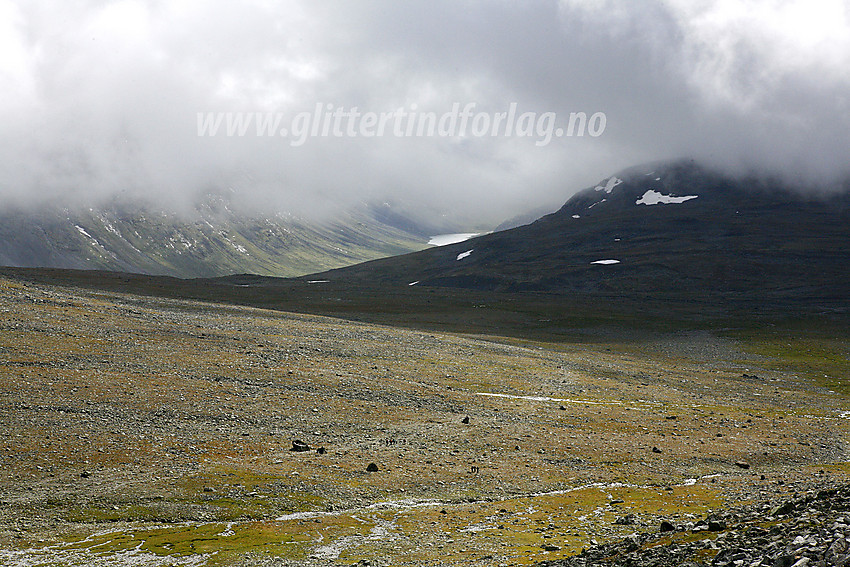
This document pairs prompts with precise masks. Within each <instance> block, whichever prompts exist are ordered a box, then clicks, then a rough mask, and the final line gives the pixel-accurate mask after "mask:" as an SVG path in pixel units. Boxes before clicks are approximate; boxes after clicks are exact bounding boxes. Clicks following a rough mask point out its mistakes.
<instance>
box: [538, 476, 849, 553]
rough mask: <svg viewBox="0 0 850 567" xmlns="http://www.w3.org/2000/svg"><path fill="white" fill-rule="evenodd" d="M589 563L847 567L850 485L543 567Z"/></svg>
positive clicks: (668, 527)
mask: <svg viewBox="0 0 850 567" xmlns="http://www.w3.org/2000/svg"><path fill="white" fill-rule="evenodd" d="M826 486H829V487H826ZM592 565H600V566H601V565H641V566H646V567H668V566H670V567H673V566H683V567H696V566H702V565H712V566H716V567H761V566H766V567H845V566H847V565H850V485H846V484H844V485H835V486H831V485H822V486H821V487H820V488H816V489H812V490H809V491H807V492H806V493H805V494H802V495H800V496H798V497H797V498H794V499H792V500H786V501H784V502H781V503H780V504H778V505H776V506H772V505H771V504H770V503H761V504H757V505H751V506H747V507H744V508H738V509H734V510H732V511H722V512H717V513H714V514H710V515H709V516H708V517H707V518H706V519H705V520H703V521H700V522H697V523H693V522H689V523H688V524H686V525H673V524H670V523H665V524H664V525H663V527H662V531H660V532H659V533H639V534H638V533H636V534H633V535H632V536H630V537H628V538H626V539H624V540H622V541H618V542H614V543H609V544H606V545H600V546H594V547H592V548H590V549H588V550H583V551H582V553H581V554H580V555H578V556H576V557H570V558H568V559H564V560H559V561H547V562H544V563H541V564H540V567H588V566H592Z"/></svg>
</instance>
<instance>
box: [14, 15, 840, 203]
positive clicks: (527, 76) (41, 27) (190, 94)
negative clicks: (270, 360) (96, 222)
mask: <svg viewBox="0 0 850 567" xmlns="http://www.w3.org/2000/svg"><path fill="white" fill-rule="evenodd" d="M69 4H70V3H69ZM0 16H3V17H0V22H2V23H0V37H2V38H3V39H0V78H2V82H3V84H4V85H7V86H6V87H4V90H3V92H2V95H0V119H2V120H0V123H2V126H0V193H2V195H3V196H4V197H8V198H16V199H34V198H35V199H55V198H61V199H63V200H66V201H68V202H71V203H73V202H90V201H92V200H94V199H96V198H100V197H104V196H111V195H115V194H119V193H129V194H138V195H144V196H149V197H151V196H152V197H154V198H156V199H158V200H160V201H164V202H171V203H174V204H175V205H179V204H180V203H181V202H185V201H186V200H189V199H191V198H192V197H193V196H194V195H196V194H197V193H199V192H202V191H207V190H210V189H215V188H222V187H234V188H235V189H236V190H237V191H239V192H240V193H241V194H242V195H244V199H245V200H247V201H250V202H253V203H255V204H257V205H259V206H264V207H268V206H274V207H279V208H289V209H291V208H299V207H302V208H303V207H305V206H309V207H312V206H315V207H318V208H321V206H322V204H323V203H326V202H333V203H346V202H352V201H356V200H362V199H397V200H401V201H405V202H407V203H409V204H410V205H411V206H417V207H422V208H426V209H428V210H433V211H443V212H448V213H449V214H451V212H452V211H467V212H469V211H472V212H474V215H476V216H478V217H479V218H480V219H499V218H501V217H505V216H509V215H510V214H511V213H512V212H515V211H516V210H517V208H521V207H525V206H528V207H529V208H531V207H534V206H536V205H537V204H539V203H540V202H552V203H557V202H558V201H562V200H564V199H566V197H568V193H569V191H571V190H574V189H577V188H579V187H581V186H584V185H589V184H590V183H593V182H595V181H597V180H598V178H600V177H601V176H603V175H605V174H606V173H610V172H612V171H613V170H615V169H617V168H620V167H625V166H628V165H631V164H632V163H634V162H638V161H642V160H652V159H663V158H669V157H679V156H683V155H692V156H694V157H696V158H698V159H703V160H707V161H711V162H713V163H716V164H719V165H723V166H726V167H730V168H737V169H748V168H757V169H765V170H768V171H770V172H773V173H781V174H786V175H790V176H795V177H800V178H803V179H806V180H814V181H818V182H824V180H826V181H827V182H831V181H832V180H834V179H835V178H837V177H839V176H842V175H846V173H847V169H848V166H847V164H848V163H850V160H848V157H850V155H848V154H850V150H848V147H850V144H848V143H847V142H848V132H850V129H848V127H850V118H848V100H847V97H848V95H847V93H850V89H848V87H850V31H848V11H847V3H846V2H843V1H841V0H836V1H832V0H823V1H822V2H819V3H818V4H817V5H816V6H815V5H813V4H812V3H811V2H794V1H789V2H777V1H772V0H758V1H756V0H753V1H740V2H732V1H729V0H726V1H723V0H716V1H705V2H692V1H685V0H681V1H676V0H667V1H662V0H646V1H644V2H614V1H601V2H600V1H593V2H591V1H590V0H587V1H580V0H562V1H561V2H528V3H522V2H521V3H515V2H504V1H493V2H482V1H468V2H458V1H429V2H419V1H411V2H392V1H386V2H381V1H375V2H362V3H351V2H322V3H317V2H306V1H305V2H296V1H292V2H279V3H273V2H262V1H257V2H250V3H236V2H198V3H193V2H168V3H166V2H153V1H151V2H134V1H130V0H127V1H123V2H114V3H102V2H88V3H86V2H81V3H75V4H74V5H73V6H68V5H64V4H58V3H47V2H28V3H9V2H7V3H5V4H2V3H0ZM317 102H324V103H331V104H334V105H337V106H344V107H347V108H351V107H354V106H358V107H359V108H361V109H362V110H364V111H374V112H385V111H392V110H394V109H396V108H399V107H409V106H410V105H411V104H416V105H418V107H419V108H420V109H423V110H426V109H429V110H434V111H436V112H444V111H446V110H448V109H450V108H451V105H452V103H454V102H460V103H462V104H463V103H466V102H475V103H477V108H478V109H479V110H482V111H487V112H502V111H504V110H505V109H506V108H507V107H508V105H509V104H510V103H511V102H517V103H518V104H519V106H520V107H522V108H523V109H525V110H529V111H535V112H538V113H542V112H547V111H553V112H557V113H558V114H559V115H560V117H561V119H562V120H563V119H564V117H566V116H568V115H569V113H570V112H577V111H584V112H587V113H593V112H597V111H601V112H604V113H605V114H606V116H607V118H608V125H607V129H606V131H605V133H604V135H602V136H600V137H598V138H590V137H584V138H561V139H556V140H554V141H553V142H552V143H551V144H549V145H547V146H545V147H538V146H535V144H534V140H533V139H521V138H506V137H496V138H490V137H485V138H470V137H467V138H463V139H461V138H438V137H434V138H403V137H402V138H397V137H386V136H385V137H383V138H380V139H378V138H371V139H363V138H354V139H347V138H339V139H336V138H328V139H316V140H310V141H309V142H308V143H306V144H304V145H303V146H302V147H297V148H293V147H291V146H290V145H289V144H287V143H286V142H285V141H284V140H281V139H276V138H272V137H256V136H246V137H244V138H228V137H223V136H217V137H213V138H199V137H198V136H197V129H196V125H197V120H196V118H197V113H198V112H208V111H223V112H239V111H250V112H265V111H270V112H282V113H284V114H292V115H294V114H295V113H297V112H301V111H305V110H310V109H312V108H313V107H314V105H315V104H316V103H317Z"/></svg>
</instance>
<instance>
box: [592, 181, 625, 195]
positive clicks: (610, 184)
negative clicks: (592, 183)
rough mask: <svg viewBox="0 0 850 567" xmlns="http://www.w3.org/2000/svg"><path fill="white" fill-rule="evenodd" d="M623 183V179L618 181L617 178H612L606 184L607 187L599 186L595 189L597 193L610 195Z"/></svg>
mask: <svg viewBox="0 0 850 567" xmlns="http://www.w3.org/2000/svg"><path fill="white" fill-rule="evenodd" d="M622 182H623V180H622V179H618V178H616V177H611V178H610V179H608V181H607V182H606V183H605V185H597V186H596V187H594V189H595V190H596V191H605V192H606V193H610V192H611V191H613V190H614V187H616V186H617V185H619V184H620V183H622Z"/></svg>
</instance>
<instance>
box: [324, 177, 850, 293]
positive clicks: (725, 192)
mask: <svg viewBox="0 0 850 567" xmlns="http://www.w3.org/2000/svg"><path fill="white" fill-rule="evenodd" d="M848 243H850V193H847V192H843V193H839V194H835V195H832V196H828V197H826V198H825V197H823V196H820V195H818V196H815V195H811V194H806V193H799V192H795V191H794V190H793V189H792V188H790V187H789V186H786V185H783V184H781V183H779V182H776V181H770V180H764V179H759V178H755V177H748V178H735V177H731V176H728V175H724V174H722V173H719V172H716V171H712V170H710V169H708V168H706V167H703V166H700V165H698V164H696V163H694V162H691V161H687V160H685V161H677V162H672V163H667V164H651V165H649V166H637V167H632V168H629V169H627V170H624V171H622V172H620V173H618V174H616V175H614V176H611V177H609V178H606V179H604V180H602V181H601V182H600V183H599V184H597V185H596V186H593V187H589V188H586V189H584V190H582V191H579V192H578V193H576V194H575V195H574V196H573V197H571V198H570V199H569V200H568V201H567V202H566V203H565V204H564V205H563V206H562V207H561V208H560V209H559V210H558V211H556V212H554V213H551V214H549V215H545V216H543V217H541V218H540V219H538V220H536V221H535V222H533V223H531V224H528V225H525V226H520V227H517V228H513V229H510V230H507V231H503V232H497V233H493V234H489V235H484V236H479V237H476V238H473V239H471V240H469V241H466V242H463V243H459V244H453V245H450V246H446V247H442V248H439V249H431V250H425V251H422V252H416V253H413V254H407V255H404V256H399V257H394V258H387V259H381V260H376V261H372V262H367V263H364V264H360V265H357V266H352V267H348V268H343V269H339V270H330V271H327V272H323V273H320V274H313V275H312V276H310V278H313V279H317V278H321V279H327V280H331V281H334V280H339V281H345V282H350V283H352V284H355V283H356V284H358V285H370V284H371V285H380V286H385V287H386V286H390V287H392V286H404V285H414V282H415V285H418V286H431V287H454V288H472V289H478V290H487V291H504V292H524V291H533V292H547V293H556V294H570V293H589V294H591V295H593V294H600V295H602V294H615V295H616V294H622V295H628V296H632V297H641V296H648V297H666V298H670V299H686V298H687V297H689V296H694V295H699V296H701V297H716V298H718V299H719V300H734V299H737V298H740V299H756V300H763V301H766V302H770V301H803V302H814V303H817V301H818V300H821V299H822V300H824V302H825V304H827V303H828V304H831V305H832V307H831V308H834V307H835V304H836V303H841V300H842V298H843V297H850V287H848V284H847V283H846V282H848V281H850V268H848V266H850V246H847V244H848ZM614 260H616V261H617V262H613V261H614ZM600 261H610V262H607V263H601V264H600V263H598V262H600Z"/></svg>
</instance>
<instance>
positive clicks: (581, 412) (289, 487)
mask: <svg viewBox="0 0 850 567" xmlns="http://www.w3.org/2000/svg"><path fill="white" fill-rule="evenodd" d="M848 352H850V349H848V345H847V343H846V342H845V339H843V338H842V337H841V336H839V337H838V338H833V337H831V336H828V337H826V338H823V337H812V336H805V337H790V338H789V336H788V335H782V334H777V333H776V332H774V333H773V334H767V335H765V336H763V337H755V338H752V337H747V336H734V335H730V334H728V333H727V334H726V335H725V336H720V335H719V334H716V333H707V332H688V333H684V332H683V333H670V334H664V335H660V334H652V333H648V332H646V333H637V332H633V333H631V334H615V333H611V332H607V331H605V332H602V331H600V332H595V331H594V332H589V333H587V334H585V335H583V338H581V337H580V338H579V339H577V340H575V341H572V342H569V343H566V342H561V343H545V342H533V341H522V340H517V339H507V338H504V337H482V336H475V337H470V336H462V335H457V334H454V335H453V334H445V333H436V332H429V331H414V330H403V329H397V328H392V327H385V326H380V325H367V324H360V323H352V322H347V321H341V320H336V319H330V318H323V317H315V316H305V315H296V314H288V313H279V312H273V311H267V310H261V309H250V308H243V307H235V306H232V305H222V304H210V303H202V302H194V301H183V300H174V299H161V298H155V297H143V296H137V295H130V294H120V293H111V292H110V293H107V292H99V291H81V290H79V289H75V288H62V287H54V286H50V285H44V284H33V283H27V282H25V281H20V280H15V279H3V278H0V430H2V431H3V433H4V435H3V437H2V439H0V564H3V565H21V566H24V565H26V566H48V565H85V566H87V567H98V566H119V565H136V566H145V567H148V566H149V567H159V566H166V565H168V566H174V565H211V566H212V565H269V566H271V565H275V566H278V565H305V566H320V565H321V566H330V565H352V564H356V563H358V562H363V561H368V562H369V563H370V564H372V565H376V566H390V565H392V566H396V565H410V566H438V565H446V566H449V565H457V566H460V565H482V566H490V565H493V566H498V565H502V566H513V565H534V564H537V563H539V562H541V561H552V560H561V559H564V558H567V557H570V556H572V555H575V554H577V553H580V552H581V550H582V549H586V550H590V551H586V553H585V555H584V556H583V557H581V556H580V557H579V558H578V559H571V560H569V561H590V560H592V561H598V560H602V559H604V558H606V557H609V556H612V555H613V556H616V557H618V558H619V559H617V560H618V561H619V560H623V561H625V559H626V558H627V557H629V555H630V554H632V553H635V552H637V551H638V550H637V549H635V550H628V551H625V549H626V548H622V551H618V550H620V549H621V548H617V547H613V548H606V547H601V548H599V547H595V546H597V544H600V545H602V544H605V543H606V542H612V541H619V540H621V539H622V538H624V537H629V536H631V535H632V534H634V533H642V532H645V533H650V532H657V531H658V528H659V526H660V525H661V524H660V523H661V521H662V520H666V521H667V522H669V523H670V525H671V526H672V527H673V528H674V530H673V531H672V532H670V533H669V534H665V535H664V536H663V537H662V539H659V540H652V539H651V538H649V539H644V538H647V536H638V539H637V540H636V541H635V540H634V539H633V540H632V541H633V543H627V544H620V545H627V546H632V545H637V546H640V547H649V546H652V545H654V544H653V543H652V542H656V541H657V542H658V543H659V547H657V550H656V551H649V552H647V553H649V554H650V556H647V557H651V555H652V554H653V553H659V554H663V553H667V551H663V552H662V551H661V549H662V548H663V549H667V550H669V553H670V554H671V555H670V557H669V564H670V565H673V564H679V563H676V562H677V561H680V559H681V562H685V561H702V562H710V561H712V560H714V559H715V555H716V554H717V552H718V551H720V549H719V548H721V547H724V546H725V545H726V544H727V543H728V544H729V547H730V548H732V547H734V548H736V549H737V548H740V549H741V550H742V551H736V552H734V553H733V552H728V553H727V552H723V555H718V557H720V559H719V560H718V561H722V560H731V561H732V564H733V565H745V563H746V566H749V565H750V564H752V563H753V562H754V561H756V560H764V561H767V559H765V558H767V557H768V556H769V557H770V558H774V557H778V556H779V555H794V554H796V548H795V549H794V550H786V547H787V546H788V545H793V541H794V539H795V538H796V537H797V536H804V537H806V541H805V542H803V541H802V540H800V544H799V545H798V547H801V546H802V545H803V543H805V545H807V546H810V544H809V543H808V542H809V536H815V535H817V537H821V536H820V535H819V534H820V530H821V529H826V530H830V529H832V524H833V523H835V522H837V521H838V518H839V516H838V515H835V517H834V518H830V519H829V520H828V521H827V520H824V521H823V522H822V526H821V525H820V524H819V525H818V527H817V529H815V528H814V527H812V528H809V527H807V526H808V524H800V525H799V526H794V525H793V524H792V523H789V522H792V521H794V522H796V521H798V520H799V521H803V522H804V521H811V522H817V521H818V519H819V518H820V516H816V515H814V514H820V512H819V510H820V508H818V506H820V505H821V503H822V502H832V501H833V500H831V499H830V498H833V497H829V498H827V499H818V498H815V499H814V500H812V501H811V502H810V503H808V504H809V505H808V506H807V507H805V506H802V505H798V504H795V507H794V511H793V514H790V513H787V512H786V513H785V514H784V515H782V514H778V513H777V514H774V515H773V516H774V517H775V518H776V520H775V522H778V523H775V524H771V521H770V520H769V519H767V518H768V516H770V515H771V514H764V510H762V509H760V508H754V509H753V510H757V511H758V513H759V514H764V518H763V522H762V525H761V526H760V529H763V530H765V533H764V534H762V535H757V532H754V531H753V532H749V531H748V532H746V534H749V535H746V538H749V539H746V540H742V542H741V543H739V542H738V540H737V539H736V538H737V537H738V536H736V535H734V533H736V532H735V531H734V526H735V525H737V524H738V523H747V522H746V521H745V520H740V521H739V520H737V519H735V518H733V517H729V518H720V520H722V521H725V522H726V523H727V528H726V529H721V530H719V531H711V530H703V531H697V532H696V533H694V532H693V531H692V529H691V528H687V529H679V526H684V527H687V526H688V525H689V523H691V524H693V525H694V526H699V525H700V522H701V521H703V522H708V521H717V518H715V519H714V520H712V519H711V518H709V515H710V514H711V513H713V512H714V511H716V510H722V509H729V508H730V507H735V506H738V507H740V506H746V505H753V506H757V505H759V503H760V502H765V503H768V502H769V503H771V505H774V504H772V503H773V502H775V501H780V502H784V501H785V500H789V499H792V500H793V499H794V498H795V496H794V493H795V492H797V493H798V494H802V493H803V491H804V490H807V488H805V485H803V484H799V483H807V482H812V481H813V479H817V480H818V482H821V483H834V484H835V486H836V487H838V486H844V484H843V483H846V481H847V479H848V478H850V466H849V465H848V460H850V459H848V441H847V440H848V438H850V419H847V416H848V415H850V414H848V413H847V412H848V410H850V406H848V402H847V400H848V398H847V392H846V390H845V389H844V387H845V386H846V381H845V382H842V381H841V380H838V379H836V378H835V377H836V376H846V375H847V373H846V371H847V361H848ZM293 449H299V450H293ZM821 471H823V472H821ZM836 497H837V496H836ZM809 508H812V509H813V510H814V511H813V512H809V511H808V510H809ZM742 510H743V511H741V512H740V514H743V515H746V514H748V513H750V512H747V511H746V510H747V509H742ZM736 513H738V512H736ZM807 513H808V514H809V516H810V517H809V519H808V520H806V516H805V514H807ZM824 513H826V512H824ZM830 513H831V512H830ZM742 517H744V516H742ZM845 519H846V518H845ZM747 525H749V524H747ZM775 526H778V528H777V527H775ZM715 527H716V526H715ZM839 527H840V526H839ZM775 529H779V530H782V531H781V532H776V533H774V532H772V531H771V530H775ZM837 529H839V528H835V530H837ZM729 530H733V531H729ZM835 530H833V531H835ZM786 532H787V533H786ZM724 533H729V534H733V535H726V536H723V537H721V538H720V539H719V540H715V543H714V545H715V546H717V547H718V549H711V548H710V545H711V544H700V543H698V540H701V539H704V537H703V536H706V535H708V534H711V535H712V536H716V535H717V534H720V535H721V536H722V534H724ZM831 533H832V532H831ZM791 536H793V537H791ZM653 537H655V536H653ZM774 537H780V539H778V540H777V542H776V544H775V545H774V546H773V547H772V548H770V550H769V552H768V551H765V549H766V548H765V547H764V546H762V545H761V544H756V543H752V544H751V543H749V542H755V541H756V539H758V538H763V539H764V540H765V542H766V543H765V544H766V545H767V544H770V543H773V539H772V538H774ZM664 538H667V539H664ZM689 538H692V539H693V542H690V539H689ZM724 539H725V541H724ZM826 539H827V538H826V535H824V536H823V541H822V542H819V543H818V544H817V546H822V545H826ZM786 540H787V541H786ZM689 542H690V543H689ZM669 543H675V545H677V546H678V547H677V548H672V547H669V546H666V544H669ZM661 544H664V545H661ZM698 545H708V546H709V547H708V548H699V549H697V547H696V546H698ZM812 545H813V544H812ZM829 545H832V540H830V542H829ZM688 546H694V547H693V549H691V548H690V547H688ZM750 548H753V549H757V550H758V552H755V551H753V552H749V551H746V550H747V549H750ZM818 548H820V547H818ZM653 549H656V548H653ZM600 550H602V551H600ZM792 552H794V553H792ZM618 554H619V555H618ZM765 554H768V555H765ZM739 556H740V557H739ZM636 557H637V558H636V559H635V561H637V563H636V564H641V563H640V562H641V561H643V560H644V559H643V556H636ZM649 560H650V559H649V558H648V559H647V561H649ZM815 560H820V557H817V558H815ZM653 561H654V560H653ZM659 561H662V564H667V563H663V561H667V559H663V558H662V557H661V556H659ZM736 561H741V562H742V563H738V564H736V563H735V562H736ZM795 562H796V559H795ZM764 564H767V563H764ZM771 565H772V564H771ZM780 567H789V566H787V565H781V566H780ZM798 567H802V566H798Z"/></svg>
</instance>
